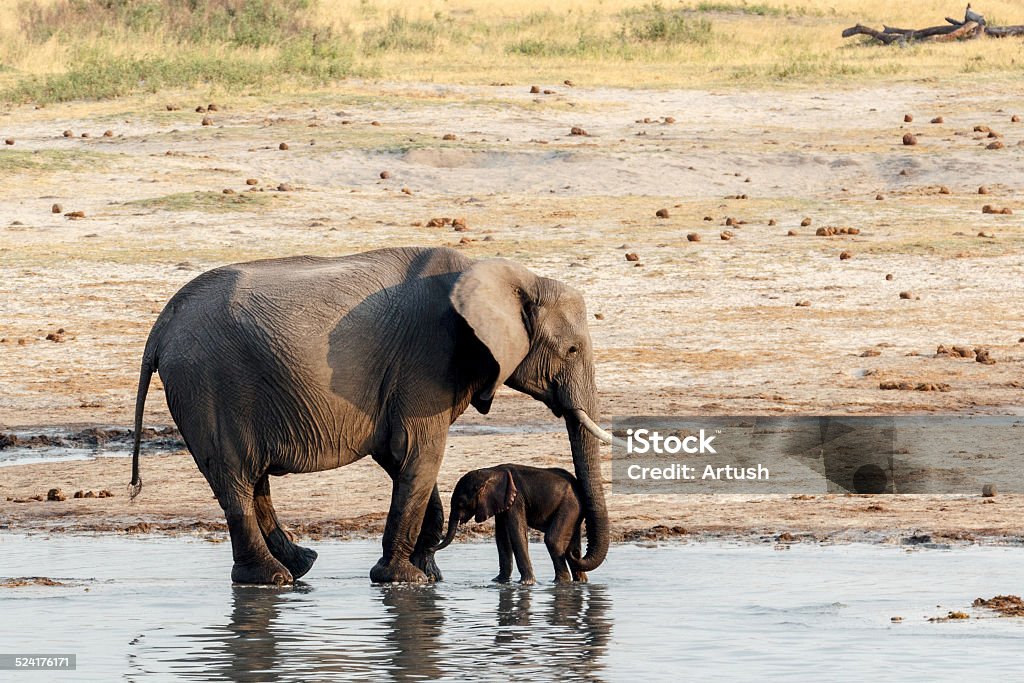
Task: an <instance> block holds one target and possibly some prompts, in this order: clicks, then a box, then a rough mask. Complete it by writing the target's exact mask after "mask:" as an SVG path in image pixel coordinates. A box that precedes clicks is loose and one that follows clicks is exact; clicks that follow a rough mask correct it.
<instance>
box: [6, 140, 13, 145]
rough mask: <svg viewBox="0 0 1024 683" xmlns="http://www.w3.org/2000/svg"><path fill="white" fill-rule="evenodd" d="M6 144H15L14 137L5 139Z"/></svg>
mask: <svg viewBox="0 0 1024 683" xmlns="http://www.w3.org/2000/svg"><path fill="white" fill-rule="evenodd" d="M4 144H5V145H13V144H14V138H7V139H6V140H4Z"/></svg>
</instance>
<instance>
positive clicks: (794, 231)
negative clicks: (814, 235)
mask: <svg viewBox="0 0 1024 683" xmlns="http://www.w3.org/2000/svg"><path fill="white" fill-rule="evenodd" d="M797 234H798V233H797V231H796V230H790V231H789V232H787V233H786V236H787V237H796V236H797Z"/></svg>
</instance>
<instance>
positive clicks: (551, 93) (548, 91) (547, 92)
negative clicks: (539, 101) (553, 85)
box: [541, 90, 555, 95]
mask: <svg viewBox="0 0 1024 683" xmlns="http://www.w3.org/2000/svg"><path fill="white" fill-rule="evenodd" d="M541 92H543V93H544V94H545V95H554V94H555V91H554V90H543V91H541Z"/></svg>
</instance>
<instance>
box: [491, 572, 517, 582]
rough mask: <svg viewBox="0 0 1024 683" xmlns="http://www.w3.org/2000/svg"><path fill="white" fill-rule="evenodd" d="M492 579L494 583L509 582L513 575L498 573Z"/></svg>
mask: <svg viewBox="0 0 1024 683" xmlns="http://www.w3.org/2000/svg"><path fill="white" fill-rule="evenodd" d="M491 581H493V582H494V583H509V582H511V581H512V576H511V575H509V576H505V575H504V574H498V575H497V576H495V577H494V578H493V579H491Z"/></svg>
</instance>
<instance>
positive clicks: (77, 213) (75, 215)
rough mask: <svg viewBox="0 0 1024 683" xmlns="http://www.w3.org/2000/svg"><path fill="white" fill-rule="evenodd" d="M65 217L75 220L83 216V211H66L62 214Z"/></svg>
mask: <svg viewBox="0 0 1024 683" xmlns="http://www.w3.org/2000/svg"><path fill="white" fill-rule="evenodd" d="M64 217H65V218H68V219H70V220H73V221H77V220H78V219H79V218H85V211H68V212H67V213H66V214H64Z"/></svg>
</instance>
